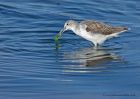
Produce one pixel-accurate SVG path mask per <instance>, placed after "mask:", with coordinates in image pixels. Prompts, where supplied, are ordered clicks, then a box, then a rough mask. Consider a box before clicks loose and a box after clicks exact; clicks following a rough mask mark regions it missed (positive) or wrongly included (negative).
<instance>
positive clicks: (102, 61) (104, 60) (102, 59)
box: [64, 47, 121, 73]
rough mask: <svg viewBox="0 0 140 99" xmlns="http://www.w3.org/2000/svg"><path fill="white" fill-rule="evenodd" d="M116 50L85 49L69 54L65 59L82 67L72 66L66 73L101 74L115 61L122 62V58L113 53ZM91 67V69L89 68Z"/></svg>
mask: <svg viewBox="0 0 140 99" xmlns="http://www.w3.org/2000/svg"><path fill="white" fill-rule="evenodd" d="M112 50H115V49H106V48H103V47H102V48H101V47H100V48H98V49H95V48H85V49H81V50H78V51H73V52H67V53H65V54H64V59H65V60H69V61H71V62H75V63H77V62H78V63H79V64H80V65H77V64H75V65H72V66H71V67H69V68H67V70H65V72H84V73H85V72H101V71H104V70H105V69H106V68H108V67H107V64H108V63H110V62H113V61H118V62H120V61H121V58H120V57H119V56H118V55H116V54H115V53H113V52H112ZM89 67H90V68H89Z"/></svg>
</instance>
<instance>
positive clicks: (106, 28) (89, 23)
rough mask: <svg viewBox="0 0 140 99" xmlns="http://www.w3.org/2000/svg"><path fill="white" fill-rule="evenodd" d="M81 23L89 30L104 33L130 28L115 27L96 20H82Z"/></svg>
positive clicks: (108, 33)
mask: <svg viewBox="0 0 140 99" xmlns="http://www.w3.org/2000/svg"><path fill="white" fill-rule="evenodd" d="M80 24H81V25H85V26H86V27H85V29H86V31H87V32H91V33H101V34H103V35H110V34H113V33H119V32H123V31H126V30H128V29H127V28H126V27H121V26H120V27H114V26H111V25H108V24H105V23H102V22H97V21H94V20H86V21H82V22H81V23H80Z"/></svg>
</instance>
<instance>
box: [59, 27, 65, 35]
mask: <svg viewBox="0 0 140 99" xmlns="http://www.w3.org/2000/svg"><path fill="white" fill-rule="evenodd" d="M64 31H65V28H63V29H61V30H60V32H59V33H58V35H59V37H61V36H62V34H63V32H64Z"/></svg>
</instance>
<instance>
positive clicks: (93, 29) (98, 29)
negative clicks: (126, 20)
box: [60, 20, 128, 46]
mask: <svg viewBox="0 0 140 99" xmlns="http://www.w3.org/2000/svg"><path fill="white" fill-rule="evenodd" d="M66 30H72V31H73V32H74V33H75V34H77V35H79V36H81V37H83V38H85V39H86V40H88V41H91V42H92V43H93V44H94V45H95V46H97V45H101V44H102V43H104V41H105V40H107V39H110V38H112V37H117V36H118V34H120V33H122V32H124V31H127V30H128V29H127V28H126V27H121V26H116V27H115V26H111V25H108V24H105V23H102V22H98V21H94V20H85V21H81V22H80V23H78V22H76V21H74V20H68V21H66V22H65V24H64V28H63V29H62V30H61V32H60V34H62V32H64V31H66Z"/></svg>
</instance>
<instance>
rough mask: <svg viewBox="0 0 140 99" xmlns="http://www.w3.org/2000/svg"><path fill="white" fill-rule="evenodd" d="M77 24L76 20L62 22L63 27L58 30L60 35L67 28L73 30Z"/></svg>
mask: <svg viewBox="0 0 140 99" xmlns="http://www.w3.org/2000/svg"><path fill="white" fill-rule="evenodd" d="M76 26H77V22H76V21H74V20H68V21H66V22H65V24H64V28H63V29H61V31H60V32H59V34H60V35H62V33H63V32H65V31H67V30H72V31H74V30H75V28H76Z"/></svg>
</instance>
